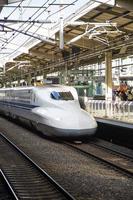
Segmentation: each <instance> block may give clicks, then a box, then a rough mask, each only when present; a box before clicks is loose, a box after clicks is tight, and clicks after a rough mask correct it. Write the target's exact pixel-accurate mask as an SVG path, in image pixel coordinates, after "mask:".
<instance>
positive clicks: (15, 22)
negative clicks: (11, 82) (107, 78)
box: [0, 0, 133, 73]
mask: <svg viewBox="0 0 133 200" xmlns="http://www.w3.org/2000/svg"><path fill="white" fill-rule="evenodd" d="M123 2H124V1H123ZM125 2H128V1H125ZM127 5H129V4H126V3H125V4H121V1H111V0H110V1H107V0H103V1H101V0H98V1H95V0H90V1H89V0H84V1H83V0H75V1H74V0H73V1H72V0H70V1H56V0H53V1H51V0H47V1H44V0H38V1H35V0H25V1H19V2H17V3H13V4H8V5H6V6H4V7H3V8H2V9H1V13H0V15H1V17H0V18H1V19H0V46H1V53H0V61H1V65H4V64H5V70H6V71H7V72H11V71H12V70H13V71H14V70H18V69H20V68H23V70H24V71H25V73H28V72H29V71H30V70H33V71H34V69H35V70H36V71H37V70H40V69H42V71H46V72H48V71H56V70H58V69H60V68H61V67H62V66H64V65H65V64H66V63H67V64H69V67H70V68H72V67H73V66H74V65H83V64H86V63H88V62H89V63H91V62H94V61H95V59H96V57H97V56H98V57H99V58H100V59H103V57H104V53H105V52H106V51H110V50H111V51H112V52H113V56H114V57H122V56H125V55H131V54H133V48H132V46H133V9H132V7H130V6H127ZM62 32H63V34H62Z"/></svg>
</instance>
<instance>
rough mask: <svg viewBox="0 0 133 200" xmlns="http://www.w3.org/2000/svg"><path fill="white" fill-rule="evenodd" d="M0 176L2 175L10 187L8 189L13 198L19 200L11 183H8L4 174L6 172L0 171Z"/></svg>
mask: <svg viewBox="0 0 133 200" xmlns="http://www.w3.org/2000/svg"><path fill="white" fill-rule="evenodd" d="M0 174H1V175H2V177H3V179H4V180H5V182H6V184H7V185H8V188H9V190H10V192H11V194H12V195H13V197H14V198H15V200H19V198H18V197H17V195H16V193H15V191H14V190H13V188H12V186H11V184H10V182H9V181H8V179H7V177H6V175H5V174H4V172H3V171H2V169H0Z"/></svg>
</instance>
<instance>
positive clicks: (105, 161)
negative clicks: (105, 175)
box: [64, 142, 133, 178]
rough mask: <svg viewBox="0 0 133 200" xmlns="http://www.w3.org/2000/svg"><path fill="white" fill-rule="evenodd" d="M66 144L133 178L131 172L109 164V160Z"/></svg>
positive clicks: (66, 143)
mask: <svg viewBox="0 0 133 200" xmlns="http://www.w3.org/2000/svg"><path fill="white" fill-rule="evenodd" d="M64 144H65V145H67V146H69V147H71V148H72V149H74V150H77V151H78V152H81V153H83V154H84V155H87V156H90V157H91V158H92V159H93V158H94V159H96V160H98V161H100V162H102V163H104V164H106V165H108V166H111V167H113V168H114V169H116V170H118V171H119V172H121V173H124V174H125V175H127V176H129V177H131V178H133V172H131V171H129V170H127V169H125V168H122V167H120V166H118V165H116V164H114V163H112V162H109V161H107V160H105V159H103V158H101V157H98V156H96V155H94V154H93V153H90V152H87V151H85V150H83V149H81V148H80V147H81V146H80V147H78V146H75V144H72V143H68V142H64Z"/></svg>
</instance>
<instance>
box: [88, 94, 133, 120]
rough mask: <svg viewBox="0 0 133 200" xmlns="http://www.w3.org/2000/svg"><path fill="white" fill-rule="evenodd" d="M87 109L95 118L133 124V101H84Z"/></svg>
mask: <svg viewBox="0 0 133 200" xmlns="http://www.w3.org/2000/svg"><path fill="white" fill-rule="evenodd" d="M84 103H85V109H86V110H87V111H88V112H89V113H91V114H92V115H93V116H95V117H107V118H111V119H118V120H122V121H127V122H132V123H133V101H132V102H131V101H120V102H115V101H105V100H89V99H88V98H85V99H84Z"/></svg>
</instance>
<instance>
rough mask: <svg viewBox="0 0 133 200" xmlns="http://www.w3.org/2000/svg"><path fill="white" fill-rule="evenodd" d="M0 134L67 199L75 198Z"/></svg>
mask: <svg viewBox="0 0 133 200" xmlns="http://www.w3.org/2000/svg"><path fill="white" fill-rule="evenodd" d="M0 136H1V137H2V138H4V139H5V140H6V142H7V143H8V144H10V145H11V146H12V147H14V149H15V150H17V152H19V153H20V154H21V155H22V156H23V157H24V158H26V160H28V161H29V162H30V163H31V164H32V165H34V167H35V168H36V169H37V170H39V171H40V172H41V174H42V175H43V176H45V177H46V178H47V180H48V181H49V182H50V183H51V184H52V185H54V186H55V187H56V189H57V190H58V191H60V192H61V193H62V194H63V195H64V196H65V197H66V198H67V199H68V200H75V198H74V197H73V196H72V195H70V194H69V193H68V192H67V191H66V190H65V189H64V188H63V187H62V186H61V185H59V184H58V183H57V182H56V181H55V180H54V179H53V178H52V177H51V176H50V175H49V174H48V173H47V172H46V171H44V170H43V169H42V168H41V167H39V166H38V165H37V164H36V163H35V162H34V161H33V160H32V159H31V158H30V157H28V156H27V155H26V154H25V153H24V152H23V151H22V150H21V149H19V148H18V147H17V146H16V145H15V144H14V143H13V142H12V141H10V140H9V139H8V138H7V137H6V136H5V135H4V134H3V133H1V132H0Z"/></svg>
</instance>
